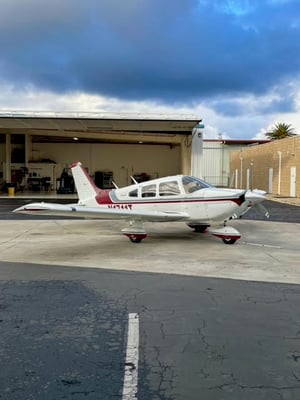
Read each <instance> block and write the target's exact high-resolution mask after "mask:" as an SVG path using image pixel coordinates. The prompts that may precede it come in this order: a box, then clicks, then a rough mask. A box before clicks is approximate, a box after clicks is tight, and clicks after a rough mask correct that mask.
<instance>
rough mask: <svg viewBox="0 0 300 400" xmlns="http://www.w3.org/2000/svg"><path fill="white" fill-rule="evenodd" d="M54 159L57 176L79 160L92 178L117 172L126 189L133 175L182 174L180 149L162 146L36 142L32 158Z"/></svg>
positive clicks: (119, 183) (115, 177)
mask: <svg viewBox="0 0 300 400" xmlns="http://www.w3.org/2000/svg"><path fill="white" fill-rule="evenodd" d="M43 158H44V159H51V160H53V161H55V162H56V163H57V168H56V174H57V178H58V177H59V176H60V174H61V172H62V169H63V168H64V167H65V166H68V165H69V164H70V163H72V162H75V161H81V163H82V164H83V166H84V167H86V168H88V170H89V173H91V174H92V175H93V174H94V172H95V171H103V170H110V171H113V174H114V180H115V182H116V183H117V184H118V185H120V186H124V185H127V184H129V183H130V175H133V174H134V173H141V172H146V173H148V174H150V175H152V176H153V177H155V176H166V175H173V174H178V173H180V172H181V165H180V147H179V146H175V147H173V148H172V149H171V148H170V147H169V146H161V145H145V144H141V145H124V144H106V143H105V144H102V143H101V144H83V143H64V144H56V143H34V144H33V146H32V159H33V160H41V159H43Z"/></svg>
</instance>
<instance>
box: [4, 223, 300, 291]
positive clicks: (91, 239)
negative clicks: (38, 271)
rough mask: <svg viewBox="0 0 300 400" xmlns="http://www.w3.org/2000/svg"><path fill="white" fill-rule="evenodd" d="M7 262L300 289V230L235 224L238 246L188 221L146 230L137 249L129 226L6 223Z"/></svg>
mask: <svg viewBox="0 0 300 400" xmlns="http://www.w3.org/2000/svg"><path fill="white" fill-rule="evenodd" d="M1 225H2V229H1V231H0V254H1V256H0V260H1V261H9V262H25V263H36V264H41V265H43V264H45V265H49V264H50V265H59V266H71V267H76V266H78V267H92V268H108V269H116V270H128V271H143V272H154V273H167V274H180V275H194V276H206V277H220V278H230V279H242V280H253V281H268V282H286V283H296V284H299V283H300V263H299V259H300V246H299V237H300V224H291V223H282V222H280V223H277V222H270V221H246V220H238V221H232V223H231V224H230V225H231V226H234V227H235V228H237V229H238V230H240V232H241V234H242V238H241V240H240V241H238V242H237V243H236V244H234V245H225V244H223V242H222V241H221V240H220V239H217V238H215V237H212V236H210V235H207V234H199V233H194V232H193V231H192V230H191V229H190V228H188V227H187V226H186V225H185V224H184V223H177V222H176V223H167V224H166V223H164V224H159V223H156V224H152V223H149V224H146V225H145V226H146V229H147V231H148V232H149V237H148V238H147V239H145V240H144V241H143V242H142V243H139V244H133V243H131V242H130V241H129V240H128V239H127V238H126V237H123V236H122V235H121V233H120V230H121V229H122V228H124V227H126V223H125V222H123V221H91V220H80V221H77V220H43V221H41V220H23V221H20V220H16V221H15V220H10V221H1Z"/></svg>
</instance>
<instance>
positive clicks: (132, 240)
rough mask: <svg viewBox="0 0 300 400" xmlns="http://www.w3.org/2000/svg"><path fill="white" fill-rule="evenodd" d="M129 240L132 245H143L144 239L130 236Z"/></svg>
mask: <svg viewBox="0 0 300 400" xmlns="http://www.w3.org/2000/svg"><path fill="white" fill-rule="evenodd" d="M129 239H130V241H131V242H132V243H141V241H142V238H140V237H136V236H129Z"/></svg>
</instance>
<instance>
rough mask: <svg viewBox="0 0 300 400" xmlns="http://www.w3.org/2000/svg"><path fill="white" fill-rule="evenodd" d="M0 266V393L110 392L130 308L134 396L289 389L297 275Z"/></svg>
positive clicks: (243, 395)
mask: <svg viewBox="0 0 300 400" xmlns="http://www.w3.org/2000/svg"><path fill="white" fill-rule="evenodd" d="M0 268H1V282H0V329H1V339H0V343H1V345H0V355H1V365H2V368H1V373H0V386H1V394H0V398H3V399H5V400H19V399H35V400H36V399H44V400H50V399H57V400H60V399H89V400H94V399H95V400H96V399H97V400H98V399H112V398H116V399H121V392H122V380H123V373H124V363H125V343H124V342H125V336H126V324H127V315H128V313H129V312H138V313H139V318H140V362H139V380H138V399H139V400H146V399H147V400H148V399H161V400H171V399H176V400H179V399H191V400H192V399H200V398H203V399H207V400H210V399H212V400H215V399H222V400H227V399H243V400H248V399H249V400H250V399H251V400H252V399H256V400H260V399H272V400H277V399H278V400H282V399H295V400H296V399H299V397H300V368H299V363H300V346H299V341H300V316H299V307H300V287H299V286H298V285H291V284H275V283H264V282H247V281H238V280H226V279H218V278H201V277H198V278H195V277H186V276H176V275H160V276H157V274H151V273H133V272H126V271H123V272H121V271H108V270H101V269H98V270H97V269H86V268H74V269H73V268H70V267H59V266H58V267H54V266H45V265H44V266H42V267H41V266H38V265H30V264H22V263H20V264H17V263H15V264H12V263H3V262H2V263H1V264H0Z"/></svg>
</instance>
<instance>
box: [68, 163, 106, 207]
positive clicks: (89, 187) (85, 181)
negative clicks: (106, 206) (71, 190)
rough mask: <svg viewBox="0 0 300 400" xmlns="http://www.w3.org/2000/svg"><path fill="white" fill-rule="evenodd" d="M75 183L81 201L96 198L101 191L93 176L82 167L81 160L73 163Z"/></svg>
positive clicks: (84, 201)
mask: <svg viewBox="0 0 300 400" xmlns="http://www.w3.org/2000/svg"><path fill="white" fill-rule="evenodd" d="M71 171H72V174H73V178H74V183H75V186H76V190H77V193H78V197H79V203H82V204H85V203H86V202H87V201H89V200H92V199H95V196H96V195H97V194H98V193H99V192H100V189H99V188H97V186H96V185H95V183H94V181H93V180H92V178H91V177H90V176H89V175H88V173H87V172H86V170H85V169H84V168H83V167H82V165H81V163H80V162H77V163H74V164H72V165H71Z"/></svg>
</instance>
